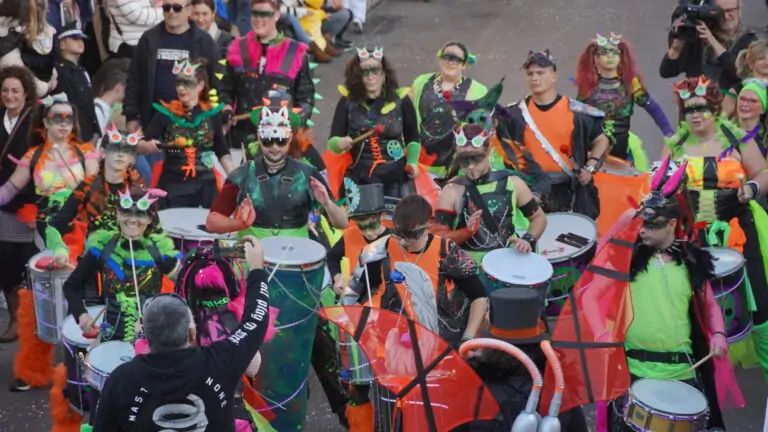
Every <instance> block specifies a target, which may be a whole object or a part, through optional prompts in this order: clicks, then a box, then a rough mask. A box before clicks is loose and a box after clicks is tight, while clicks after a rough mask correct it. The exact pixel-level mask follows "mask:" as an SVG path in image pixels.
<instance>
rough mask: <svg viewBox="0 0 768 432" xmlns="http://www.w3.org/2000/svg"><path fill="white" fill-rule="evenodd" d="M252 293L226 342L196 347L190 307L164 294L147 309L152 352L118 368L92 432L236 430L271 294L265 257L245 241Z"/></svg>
mask: <svg viewBox="0 0 768 432" xmlns="http://www.w3.org/2000/svg"><path fill="white" fill-rule="evenodd" d="M245 240H246V241H245V258H246V261H247V262H248V265H249V266H250V267H249V268H250V269H251V270H250V273H249V274H248V287H247V291H246V303H245V311H244V312H243V319H242V322H241V323H240V326H239V327H238V328H237V329H236V330H235V331H234V332H233V333H232V334H231V335H230V337H229V338H227V339H224V340H221V341H219V342H215V343H213V344H212V345H210V346H207V347H196V346H193V345H194V341H195V336H196V335H195V328H194V324H192V315H191V313H190V311H189V308H188V307H187V304H186V302H185V301H184V300H183V299H182V298H181V297H179V296H176V295H175V294H160V295H158V296H155V297H153V298H152V299H151V300H150V301H148V302H147V304H146V306H145V308H144V317H143V328H144V335H145V336H146V338H147V342H148V343H149V348H150V353H149V354H146V355H140V356H137V357H135V358H134V359H133V360H131V361H129V362H127V363H124V364H122V365H120V366H119V367H118V368H117V369H115V371H114V372H113V373H112V375H111V376H110V377H109V379H108V380H107V383H106V385H105V387H104V390H103V391H102V393H101V398H100V400H99V404H98V407H97V409H96V416H95V418H96V419H95V422H94V425H93V427H94V429H93V430H94V431H97V432H101V431H104V432H106V431H109V432H127V431H135V432H138V431H141V432H145V431H160V430H196V431H201V432H202V431H210V432H213V431H216V432H234V430H235V419H234V415H233V397H234V392H235V387H236V386H237V384H238V382H239V381H240V377H241V375H243V373H244V372H245V371H246V369H247V368H248V367H249V364H250V363H251V360H252V359H254V357H255V356H256V354H257V352H258V350H259V346H260V345H261V343H262V341H263V340H264V336H265V334H266V331H267V326H268V323H269V291H268V288H267V283H266V282H267V274H266V272H265V271H264V253H263V250H262V248H261V246H260V245H259V243H258V241H257V240H256V239H254V238H253V237H246V238H245Z"/></svg>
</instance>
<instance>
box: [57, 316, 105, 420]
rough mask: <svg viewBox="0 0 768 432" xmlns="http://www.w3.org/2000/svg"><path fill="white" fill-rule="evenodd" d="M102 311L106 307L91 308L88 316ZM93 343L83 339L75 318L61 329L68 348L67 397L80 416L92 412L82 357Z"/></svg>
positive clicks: (68, 320) (70, 317) (65, 353)
mask: <svg viewBox="0 0 768 432" xmlns="http://www.w3.org/2000/svg"><path fill="white" fill-rule="evenodd" d="M102 309H104V306H91V307H89V308H88V315H90V316H91V317H96V316H97V315H98V314H99V312H101V310H102ZM101 320H102V317H99V319H98V320H96V323H95V325H99V324H101ZM92 341H93V339H86V338H84V337H83V332H82V330H80V327H79V326H78V325H77V323H76V322H75V317H73V316H72V315H69V316H68V317H67V318H66V319H65V320H64V326H63V327H62V328H61V342H62V343H63V345H64V348H66V349H65V350H64V364H65V365H66V366H67V389H66V395H67V399H68V400H69V405H70V406H71V407H72V409H73V410H75V411H76V412H77V413H80V414H83V413H85V412H88V411H89V410H90V406H89V402H90V401H89V400H88V398H87V396H86V395H87V394H88V392H87V386H88V383H87V382H86V381H85V371H84V370H83V365H82V364H81V360H80V356H85V355H86V353H87V352H88V347H89V346H91V342H92Z"/></svg>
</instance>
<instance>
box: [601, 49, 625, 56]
mask: <svg viewBox="0 0 768 432" xmlns="http://www.w3.org/2000/svg"><path fill="white" fill-rule="evenodd" d="M619 54H621V52H620V51H619V50H615V49H611V48H598V49H597V55H598V56H605V57H612V56H617V55H619Z"/></svg>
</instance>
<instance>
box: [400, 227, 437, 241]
mask: <svg viewBox="0 0 768 432" xmlns="http://www.w3.org/2000/svg"><path fill="white" fill-rule="evenodd" d="M427 229H429V227H421V228H414V229H411V230H400V229H398V228H397V227H395V229H394V230H393V232H392V234H394V235H395V236H397V237H400V238H401V239H404V240H418V239H419V238H421V236H423V235H424V233H425V232H427Z"/></svg>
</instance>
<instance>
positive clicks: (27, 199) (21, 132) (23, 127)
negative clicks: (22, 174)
mask: <svg viewBox="0 0 768 432" xmlns="http://www.w3.org/2000/svg"><path fill="white" fill-rule="evenodd" d="M23 113H24V111H22V115H23ZM4 118H5V108H0V155H3V154H4V156H2V160H0V184H5V182H7V181H8V179H10V178H11V175H12V174H13V172H14V171H15V170H16V163H15V162H14V161H12V160H11V159H10V158H9V156H12V157H14V158H15V159H21V158H22V157H23V156H24V153H26V152H27V150H29V128H30V123H31V118H32V113H31V112H30V113H29V114H27V116H26V118H24V120H21V119H19V121H20V123H18V129H17V130H16V135H14V137H13V139H12V140H11V141H8V138H9V135H10V132H8V131H6V130H5V126H3V124H2V122H3V119H4ZM6 145H7V146H8V149H7V150H6V149H5V147H6ZM3 152H5V153H3ZM33 183H34V182H31V181H30V182H28V183H27V185H26V186H25V187H24V189H23V190H21V191H20V192H19V193H18V195H16V197H14V198H13V199H12V200H11V202H9V203H7V204H5V205H4V206H0V211H3V212H6V213H16V211H17V210H19V209H20V208H21V206H23V205H24V204H27V203H34V202H35V191H34V184H33Z"/></svg>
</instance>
